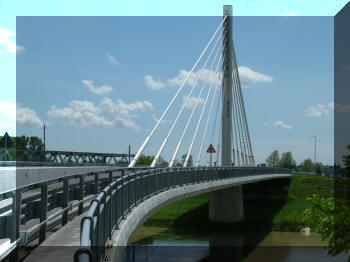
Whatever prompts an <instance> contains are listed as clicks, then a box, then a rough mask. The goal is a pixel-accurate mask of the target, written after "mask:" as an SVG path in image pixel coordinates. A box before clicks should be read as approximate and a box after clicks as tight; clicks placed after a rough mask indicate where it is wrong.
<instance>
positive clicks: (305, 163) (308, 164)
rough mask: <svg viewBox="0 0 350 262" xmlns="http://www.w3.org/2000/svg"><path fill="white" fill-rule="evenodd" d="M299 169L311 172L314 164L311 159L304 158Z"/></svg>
mask: <svg viewBox="0 0 350 262" xmlns="http://www.w3.org/2000/svg"><path fill="white" fill-rule="evenodd" d="M301 165H302V166H301V171H303V172H312V171H313V170H314V164H313V163H312V161H311V159H310V158H308V159H305V160H304V161H303V162H302V163H301Z"/></svg>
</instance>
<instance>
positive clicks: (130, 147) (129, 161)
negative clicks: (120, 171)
mask: <svg viewBox="0 0 350 262" xmlns="http://www.w3.org/2000/svg"><path fill="white" fill-rule="evenodd" d="M130 151H131V146H130V145H129V163H128V164H130V160H131V159H130Z"/></svg>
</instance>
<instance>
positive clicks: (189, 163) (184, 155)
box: [182, 154, 193, 167]
mask: <svg viewBox="0 0 350 262" xmlns="http://www.w3.org/2000/svg"><path fill="white" fill-rule="evenodd" d="M186 157H187V154H183V155H182V165H183V164H184V163H185V160H186ZM187 166H188V167H191V166H193V159H192V155H190V157H189V158H188V162H187Z"/></svg>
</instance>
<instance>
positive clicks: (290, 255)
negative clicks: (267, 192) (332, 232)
mask: <svg viewBox="0 0 350 262" xmlns="http://www.w3.org/2000/svg"><path fill="white" fill-rule="evenodd" d="M229 231H230V230H226V231H225V230H219V231H215V233H210V232H199V231H194V232H189V231H188V230H186V231H179V230H176V231H174V230H170V229H167V228H157V227H141V228H140V229H139V230H138V231H137V232H136V233H135V235H134V236H133V238H132V240H131V244H130V246H129V247H128V248H127V250H125V252H124V258H123V261H125V262H131V261H132V262H141V261H143V262H145V261H150V262H164V261H184V262H204V261H232V262H235V261H237V262H238V261H240V262H253V261H254V262H256V261H259V262H304V261H305V262H309V261H312V262H326V261H327V262H328V261H329V262H338V261H339V262H346V261H347V258H348V256H347V255H346V254H344V253H342V254H340V255H338V256H337V257H330V256H328V255H327V251H326V250H325V249H324V245H325V243H323V242H322V240H321V238H320V236H319V235H318V234H315V233H311V235H310V236H305V235H304V234H302V233H298V232H269V233H265V234H264V235H259V234H254V230H251V231H249V232H246V233H239V234H237V233H236V234H233V233H231V232H229Z"/></svg>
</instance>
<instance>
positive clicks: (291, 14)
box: [283, 12, 296, 16]
mask: <svg viewBox="0 0 350 262" xmlns="http://www.w3.org/2000/svg"><path fill="white" fill-rule="evenodd" d="M283 16H296V14H295V13H294V12H289V13H286V14H284V15H283Z"/></svg>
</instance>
